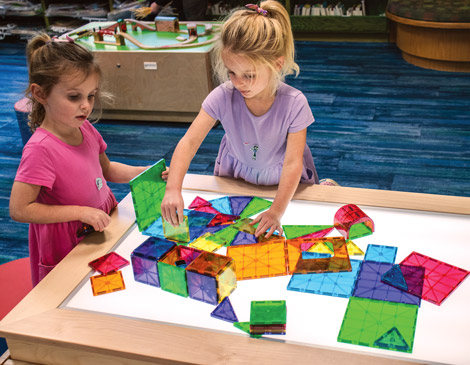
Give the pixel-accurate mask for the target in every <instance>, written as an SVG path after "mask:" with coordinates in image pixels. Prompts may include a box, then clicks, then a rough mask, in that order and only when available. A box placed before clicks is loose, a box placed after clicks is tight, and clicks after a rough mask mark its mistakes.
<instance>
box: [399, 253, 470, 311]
mask: <svg viewBox="0 0 470 365" xmlns="http://www.w3.org/2000/svg"><path fill="white" fill-rule="evenodd" d="M400 265H412V266H421V267H423V268H424V269H425V273H424V286H423V295H422V299H424V300H427V301H429V302H431V303H434V304H437V305H441V303H442V302H443V301H444V300H445V299H446V298H447V297H448V296H449V295H450V293H452V292H453V291H454V290H455V288H457V286H459V285H460V283H461V282H462V281H463V280H464V279H465V278H466V277H467V276H468V274H469V271H467V270H464V269H461V268H459V267H457V266H453V265H450V264H447V263H445V262H442V261H439V260H436V259H433V258H431V257H428V256H425V255H422V254H420V253H417V252H412V253H411V254H409V255H408V256H407V257H406V258H405V259H404V260H403V261H402V262H401V263H400Z"/></svg>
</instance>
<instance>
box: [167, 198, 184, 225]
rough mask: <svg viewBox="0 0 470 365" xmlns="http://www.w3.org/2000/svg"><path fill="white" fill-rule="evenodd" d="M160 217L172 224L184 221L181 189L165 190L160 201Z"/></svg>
mask: <svg viewBox="0 0 470 365" xmlns="http://www.w3.org/2000/svg"><path fill="white" fill-rule="evenodd" d="M162 218H163V219H164V220H166V221H167V222H168V223H170V224H171V225H172V226H177V225H179V224H180V223H182V222H183V221H184V200H183V195H182V194H181V191H179V192H171V191H168V190H167V191H166V193H165V196H164V198H163V201H162Z"/></svg>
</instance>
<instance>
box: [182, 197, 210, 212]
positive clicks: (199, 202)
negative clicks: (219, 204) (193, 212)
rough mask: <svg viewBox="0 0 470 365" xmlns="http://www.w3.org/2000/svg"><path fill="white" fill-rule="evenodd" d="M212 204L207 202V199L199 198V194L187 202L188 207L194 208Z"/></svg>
mask: <svg viewBox="0 0 470 365" xmlns="http://www.w3.org/2000/svg"><path fill="white" fill-rule="evenodd" d="M211 205H212V204H211V203H209V202H208V201H207V200H205V199H203V198H201V197H200V196H197V197H195V198H194V200H193V201H192V202H191V204H189V207H188V208H189V209H195V208H199V207H207V206H209V207H210V206H211Z"/></svg>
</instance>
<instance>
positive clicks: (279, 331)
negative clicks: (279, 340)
mask: <svg viewBox="0 0 470 365" xmlns="http://www.w3.org/2000/svg"><path fill="white" fill-rule="evenodd" d="M250 334H252V335H285V334H286V325H285V324H282V325H269V326H262V325H252V324H250Z"/></svg>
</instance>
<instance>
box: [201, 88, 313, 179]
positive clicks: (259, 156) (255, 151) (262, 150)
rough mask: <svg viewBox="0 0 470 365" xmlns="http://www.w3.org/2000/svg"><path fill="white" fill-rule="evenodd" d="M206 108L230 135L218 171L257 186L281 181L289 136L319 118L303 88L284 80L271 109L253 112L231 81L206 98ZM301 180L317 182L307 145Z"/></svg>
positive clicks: (224, 141) (224, 139)
mask: <svg viewBox="0 0 470 365" xmlns="http://www.w3.org/2000/svg"><path fill="white" fill-rule="evenodd" d="M202 108H203V109H204V110H205V111H206V112H207V113H208V114H209V115H210V116H211V117H212V118H214V119H217V120H219V121H220V123H221V124H222V126H223V127H224V130H225V135H224V136H223V137H222V141H221V142H220V148H219V155H218V156H217V160H216V162H215V168H214V175H216V176H228V177H234V178H240V179H243V180H245V181H247V182H250V183H252V184H256V185H277V184H279V180H280V178H281V172H282V166H283V163H284V157H285V154H286V148H287V135H288V134H289V133H295V132H299V131H301V130H303V129H305V128H307V127H308V126H309V125H310V124H312V123H313V122H314V118H313V114H312V111H311V109H310V106H309V105H308V102H307V98H306V97H305V95H304V94H302V92H300V91H299V90H297V89H295V88H293V87H292V86H289V85H287V84H285V83H281V85H280V86H279V88H278V90H277V93H276V97H275V99H274V102H273V105H272V106H271V108H270V109H269V110H268V111H267V112H266V113H265V114H264V115H261V116H255V115H253V114H252V113H251V112H250V110H249V109H248V107H247V106H246V103H245V99H244V98H243V96H242V95H241V94H240V92H239V91H238V90H237V89H235V88H234V87H233V86H232V83H231V82H230V81H229V82H226V83H224V84H222V85H220V86H218V87H217V88H215V89H214V90H212V92H211V93H210V94H209V95H208V96H207V98H206V99H205V100H204V102H203V104H202ZM303 165H304V167H303V170H302V176H301V179H300V181H301V182H302V183H306V184H318V175H317V171H316V169H315V164H314V163H313V157H312V153H311V152H310V148H309V147H308V146H307V144H305V146H304V154H303Z"/></svg>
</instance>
